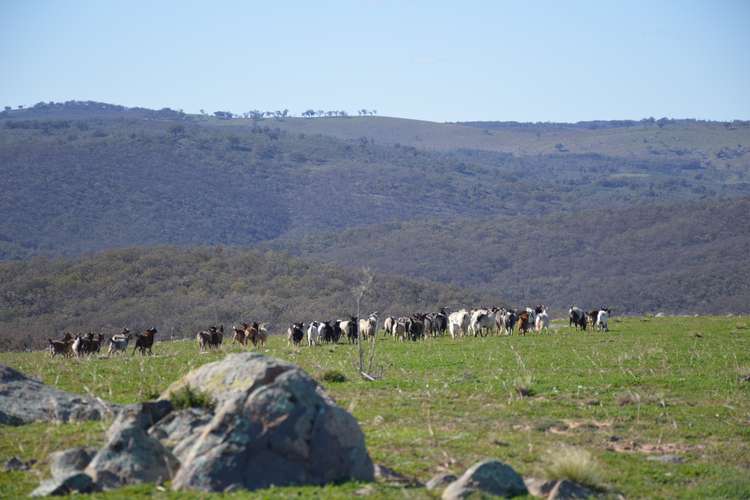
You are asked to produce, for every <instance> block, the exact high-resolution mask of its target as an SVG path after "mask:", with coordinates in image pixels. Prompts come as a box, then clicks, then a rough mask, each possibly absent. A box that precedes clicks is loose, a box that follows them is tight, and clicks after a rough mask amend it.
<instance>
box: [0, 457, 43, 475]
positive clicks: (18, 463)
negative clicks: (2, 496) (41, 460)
mask: <svg viewBox="0 0 750 500" xmlns="http://www.w3.org/2000/svg"><path fill="white" fill-rule="evenodd" d="M35 463H36V460H29V461H28V462H24V461H22V460H21V459H19V458H18V457H11V458H10V459H8V461H7V462H5V466H4V467H3V470H5V472H10V471H14V470H29V469H30V468H31V466H32V465H33V464H35Z"/></svg>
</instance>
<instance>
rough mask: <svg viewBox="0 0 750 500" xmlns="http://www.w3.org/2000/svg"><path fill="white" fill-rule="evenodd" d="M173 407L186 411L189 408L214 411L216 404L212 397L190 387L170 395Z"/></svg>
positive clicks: (187, 386)
mask: <svg viewBox="0 0 750 500" xmlns="http://www.w3.org/2000/svg"><path fill="white" fill-rule="evenodd" d="M169 400H170V401H171V402H172V406H174V408H175V409H176V410H184V409H187V408H206V409H209V410H213V408H214V406H215V404H216V403H215V402H214V400H213V398H212V397H211V396H209V395H208V394H207V393H205V392H203V391H200V390H197V389H193V388H192V387H190V386H189V385H186V386H185V387H183V388H181V389H179V390H177V391H175V392H173V393H172V394H171V395H170V399H169Z"/></svg>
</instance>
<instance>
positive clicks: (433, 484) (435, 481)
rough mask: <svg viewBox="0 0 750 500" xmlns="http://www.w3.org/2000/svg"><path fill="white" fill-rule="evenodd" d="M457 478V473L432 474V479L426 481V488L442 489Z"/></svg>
mask: <svg viewBox="0 0 750 500" xmlns="http://www.w3.org/2000/svg"><path fill="white" fill-rule="evenodd" d="M456 479H458V478H457V477H456V475H455V474H449V473H443V474H438V475H436V476H432V477H431V478H430V480H429V481H427V482H426V483H425V488H427V489H428V490H442V489H443V488H445V487H447V486H448V485H449V484H451V483H452V482H453V481H455V480H456Z"/></svg>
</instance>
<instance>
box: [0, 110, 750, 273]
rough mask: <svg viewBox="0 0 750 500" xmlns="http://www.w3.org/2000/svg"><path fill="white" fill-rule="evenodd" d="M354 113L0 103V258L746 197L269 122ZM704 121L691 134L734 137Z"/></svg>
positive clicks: (732, 184) (682, 172) (656, 166)
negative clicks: (231, 116) (13, 106)
mask: <svg viewBox="0 0 750 500" xmlns="http://www.w3.org/2000/svg"><path fill="white" fill-rule="evenodd" d="M363 120H371V121H372V122H371V123H378V124H379V123H380V122H378V121H377V120H386V119H379V118H377V117H368V118H316V119H310V120H305V119H285V120H281V121H279V120H263V121H252V120H218V119H215V118H207V117H195V116H191V115H184V114H182V113H179V112H174V111H171V110H161V111H149V110H143V109H126V108H121V107H117V106H110V105H98V104H96V103H94V104H89V105H85V106H84V105H74V104H71V105H60V106H55V107H49V106H48V107H43V106H42V107H38V108H36V107H35V108H32V109H29V110H18V111H13V112H4V113H0V175H2V179H3V187H2V197H0V213H2V214H3V218H2V219H1V220H0V259H13V258H25V257H28V256H30V255H60V254H63V255H76V254H79V253H81V252H86V251H96V250H103V249H109V248H119V247H123V246H134V245H158V244H176V245H204V244H226V245H254V244H257V243H258V242H260V241H264V240H268V239H273V238H278V237H281V236H288V235H302V234H312V233H314V232H316V231H319V230H326V231H331V230H340V229H346V228H350V227H356V226H363V225H368V224H378V223H386V222H394V221H396V222H402V221H409V220H423V219H432V218H436V217H439V218H451V217H456V216H458V217H476V218H486V217H493V216H497V215H505V216H535V215H540V214H549V213H555V212H571V211H577V210H582V209H587V208H595V207H602V206H607V207H617V206H628V205H632V204H639V203H643V202H653V201H670V200H691V199H692V200H698V199H703V198H707V197H716V196H724V197H728V196H741V195H747V194H750V184H749V183H747V182H745V181H744V180H743V179H744V172H745V171H746V170H747V168H746V167H745V168H744V169H740V168H737V167H735V166H731V165H730V166H729V167H727V166H724V165H720V166H717V165H716V164H715V162H713V161H703V160H700V159H696V158H693V157H692V156H691V155H686V156H685V157H682V156H681V155H679V154H669V155H664V156H660V155H656V156H653V157H640V156H637V155H635V156H632V157H620V156H607V155H604V154H599V153H586V154H574V153H572V152H565V151H557V150H556V151H554V152H553V153H551V154H547V155H538V154H533V155H528V156H514V155H512V154H508V153H499V152H494V151H480V150H470V149H456V150H450V151H431V150H426V149H420V148H417V147H413V146H404V145H401V144H381V143H380V142H379V141H377V140H373V139H372V138H368V137H367V136H362V137H359V138H358V139H351V140H349V139H347V140H343V139H337V138H334V137H330V136H324V135H320V134H318V133H315V134H308V133H305V132H297V131H295V132H291V131H287V130H285V128H289V129H290V130H292V129H293V128H294V127H295V126H296V125H293V123H308V122H310V123H311V125H310V127H313V130H324V129H325V123H324V122H331V123H333V122H335V124H334V125H335V126H336V127H345V128H347V127H348V128H350V129H351V130H357V127H358V126H359V125H358V124H360V122H362V121H363ZM387 120H396V119H387ZM396 121H398V120H396ZM313 122H315V123H317V124H318V125H314V124H313ZM422 123H423V122H413V121H410V120H401V121H400V122H398V123H397V124H396V125H394V128H395V130H401V129H402V128H404V127H407V128H408V127H409V126H412V127H414V126H417V125H419V126H422V125H421V124H422ZM415 124H416V125H415ZM694 126H696V127H697V126H698V125H694ZM430 127H433V128H434V127H436V128H437V129H440V130H441V131H442V132H441V133H443V134H447V135H451V134H452V132H451V131H452V130H453V129H454V128H458V129H461V130H462V131H463V130H469V131H471V132H477V129H476V128H473V127H462V126H454V125H440V124H430ZM706 127H707V128H706V131H705V134H704V135H705V136H706V137H707V138H711V137H713V136H712V135H711V134H717V133H720V132H721V133H726V134H729V135H730V136H731V137H732V138H733V137H734V136H733V135H732V134H740V133H746V131H745V129H744V128H741V129H734V130H729V129H721V130H719V129H718V128H717V127H718V125H716V124H709V125H706ZM664 130H666V128H665V129H664ZM659 131H660V132H659V133H662V132H663V130H662V129H659ZM709 132H710V133H709ZM357 133H358V132H357ZM403 134H405V136H406V135H408V134H407V132H403ZM456 137H461V135H460V134H459V135H457V136H456ZM725 139H726V140H729V139H728V138H725ZM457 144H458V143H457ZM694 146H695V147H698V146H700V141H698V142H697V143H696V144H694ZM691 147H692V146H691ZM701 147H702V146H701ZM742 151H744V149H743V150H742ZM738 155H739V156H737V158H735V160H736V161H746V159H745V156H744V153H742V154H740V153H738ZM730 167H731V168H730Z"/></svg>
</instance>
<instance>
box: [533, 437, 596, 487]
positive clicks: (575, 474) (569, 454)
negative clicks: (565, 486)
mask: <svg viewBox="0 0 750 500" xmlns="http://www.w3.org/2000/svg"><path fill="white" fill-rule="evenodd" d="M544 461H545V465H544V472H545V474H546V476H547V478H548V479H554V480H561V479H567V480H569V481H574V482H576V483H578V484H582V485H584V486H588V487H590V488H594V489H597V490H603V489H604V486H603V480H602V474H601V468H600V466H599V463H598V462H597V461H596V460H595V459H594V457H592V456H591V453H589V452H588V451H587V450H584V449H583V448H576V447H574V446H569V445H560V446H559V447H557V448H553V449H550V450H548V451H547V454H546V456H545V457H544Z"/></svg>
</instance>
